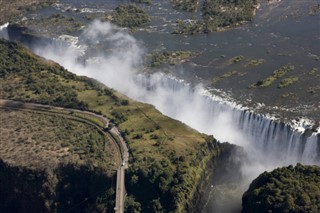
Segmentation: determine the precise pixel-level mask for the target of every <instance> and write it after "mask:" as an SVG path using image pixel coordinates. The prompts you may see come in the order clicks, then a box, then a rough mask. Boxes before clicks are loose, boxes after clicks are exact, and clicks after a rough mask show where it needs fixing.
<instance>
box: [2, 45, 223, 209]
mask: <svg viewBox="0 0 320 213" xmlns="http://www.w3.org/2000/svg"><path fill="white" fill-rule="evenodd" d="M0 50H1V52H0V54H1V55H0V56H1V57H0V75H1V79H0V85H1V87H0V94H1V96H0V98H3V99H14V100H21V101H25V102H35V103H42V104H50V105H55V106H63V107H71V108H77V109H85V110H89V111H94V112H97V113H99V114H102V115H105V116H107V117H108V118H110V119H111V120H112V121H113V122H114V123H115V124H116V125H117V126H118V127H119V128H121V130H122V131H121V134H122V136H123V137H124V138H125V139H126V141H127V143H128V147H129V151H130V159H129V170H128V173H127V174H126V180H127V181H126V182H127V183H130V184H128V185H127V186H126V188H127V192H128V197H127V211H144V212H150V211H153V209H155V208H156V209H160V210H163V211H177V212H183V211H185V210H186V209H189V210H190V209H192V208H193V207H194V206H196V205H197V202H194V201H195V200H194V199H195V197H196V196H195V195H196V194H197V193H199V190H200V189H199V184H200V180H201V178H202V175H203V174H204V171H205V170H206V165H207V163H208V161H209V160H210V159H212V158H213V157H215V156H216V157H218V155H219V153H220V152H221V150H222V149H223V146H221V145H219V144H218V143H217V142H216V141H215V139H214V138H213V137H209V136H207V135H204V134H200V133H198V132H197V131H195V130H193V129H191V128H190V127H188V126H186V125H184V124H183V123H181V122H179V121H176V120H173V119H171V118H169V117H167V116H164V115H162V114H161V113H160V112H159V111H157V110H156V109H155V108H154V107H153V106H151V105H147V104H142V103H139V102H135V101H133V100H130V99H128V98H127V97H125V96H123V95H121V94H119V93H117V92H116V91H114V90H112V89H110V88H107V87H106V86H104V85H101V84H100V83H98V82H96V81H93V80H92V79H88V78H86V77H79V76H76V75H74V74H71V73H70V72H68V71H67V70H65V69H64V68H63V67H60V66H59V65H57V64H55V63H53V62H52V61H47V60H44V59H42V58H39V57H38V56H36V55H34V54H32V53H30V52H29V51H28V50H26V49H25V48H23V47H22V46H21V45H20V44H17V43H13V42H7V41H4V40H0ZM160 210H159V211H160Z"/></svg>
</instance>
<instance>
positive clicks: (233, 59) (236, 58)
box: [230, 55, 244, 64]
mask: <svg viewBox="0 0 320 213" xmlns="http://www.w3.org/2000/svg"><path fill="white" fill-rule="evenodd" d="M243 59H244V56H243V55H238V56H236V57H234V58H232V59H230V62H231V63H233V64H234V63H238V62H240V61H242V60H243Z"/></svg>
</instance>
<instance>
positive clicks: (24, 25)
mask: <svg viewBox="0 0 320 213" xmlns="http://www.w3.org/2000/svg"><path fill="white" fill-rule="evenodd" d="M14 24H15V25H16V26H17V27H19V28H20V29H21V30H22V32H23V33H24V34H36V35H38V36H39V35H41V36H46V37H50V36H52V35H62V34H70V33H74V32H76V31H79V30H80V29H81V28H82V27H84V24H83V23H82V22H80V21H78V20H76V19H74V18H69V17H66V16H63V15H60V14H54V15H51V16H48V17H45V18H35V19H25V20H17V21H16V22H15V23H14Z"/></svg>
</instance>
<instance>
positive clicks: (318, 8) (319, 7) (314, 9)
mask: <svg viewBox="0 0 320 213" xmlns="http://www.w3.org/2000/svg"><path fill="white" fill-rule="evenodd" d="M318 14H320V4H315V5H312V6H310V8H309V15H310V16H316V15H318Z"/></svg>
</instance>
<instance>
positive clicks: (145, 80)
mask: <svg viewBox="0 0 320 213" xmlns="http://www.w3.org/2000/svg"><path fill="white" fill-rule="evenodd" d="M7 27H8V26H7V25H5V26H3V27H1V28H0V36H2V37H6V38H7V39H9V40H10V39H12V38H14V36H15V35H11V36H12V37H10V33H9V34H8V30H7ZM9 31H10V30H9ZM22 40H23V39H22ZM27 45H29V47H30V48H31V49H32V50H33V51H34V52H35V53H37V54H39V55H40V56H42V57H45V58H48V59H51V60H53V61H55V62H57V63H59V64H61V65H62V66H64V67H65V68H67V69H68V70H70V71H71V72H73V73H75V74H77V75H85V76H88V77H91V78H94V79H97V80H98V81H100V82H101V83H103V84H105V85H107V86H109V87H111V88H114V89H116V90H117V91H120V92H122V93H123V94H125V95H127V96H128V97H130V98H132V99H135V100H138V101H141V102H145V103H148V104H152V105H154V106H155V107H156V108H157V109H158V110H160V111H161V112H162V113H163V114H165V115H167V116H170V117H172V118H174V119H177V120H179V121H182V122H183V123H185V124H187V125H188V126H190V127H192V128H194V129H196V130H197V131H199V132H202V133H206V134H209V135H214V137H215V138H217V139H218V140H219V141H221V142H225V141H226V142H229V143H232V144H236V145H238V146H241V147H243V150H244V153H245V154H244V156H243V153H241V154H239V156H237V155H234V156H230V158H232V159H231V161H234V162H236V163H239V164H240V165H241V168H240V176H241V180H237V181H235V182H236V183H235V184H236V186H235V188H238V189H239V192H238V196H237V197H236V198H234V199H235V200H234V201H233V202H234V203H236V204H237V205H239V204H240V199H241V194H242V193H243V192H244V191H245V190H246V189H247V188H248V186H249V183H250V182H251V181H252V180H253V179H254V178H255V177H257V176H258V175H259V174H260V173H262V172H263V171H266V170H267V171H270V170H272V169H274V168H276V167H280V166H288V165H290V164H296V163H302V164H308V165H309V164H311V165H314V164H315V165H320V134H319V121H317V120H316V119H317V116H315V119H314V120H313V119H310V120H308V119H303V118H300V119H296V120H293V121H292V122H290V121H288V120H284V119H282V118H280V119H279V118H275V117H273V115H271V114H269V112H266V113H265V114H264V113H263V112H261V111H259V112H256V111H255V110H254V109H251V108H249V107H247V106H242V105H241V104H239V103H238V102H233V101H230V100H226V99H224V98H221V97H220V96H218V95H216V94H215V93H214V92H215V91H214V90H210V88H207V87H205V86H204V85H203V84H198V83H194V82H188V81H187V80H183V79H180V78H178V77H176V76H174V75H173V74H170V73H169V74H168V73H163V72H155V73H148V72H141V70H143V69H144V68H143V59H144V57H145V54H146V53H145V52H146V48H145V46H144V45H143V44H141V42H140V41H139V40H137V39H136V38H135V37H134V36H132V35H130V34H128V33H127V32H126V31H123V30H122V29H120V28H118V27H116V26H114V25H112V24H110V23H108V22H100V21H93V22H92V23H91V24H90V25H89V26H88V27H87V28H85V30H84V32H83V33H81V35H79V36H74V35H73V36H60V37H59V38H58V39H53V40H51V41H50V42H49V44H48V43H47V42H46V43H45V44H43V43H42V42H41V43H40V44H39V43H37V42H32V43H27ZM180 69H181V68H180ZM178 71H179V70H178ZM178 71H177V72H178ZM207 187H208V188H209V189H210V187H211V186H207ZM233 187H234V185H233ZM213 188H214V187H213ZM225 202H227V201H225ZM238 208H239V207H238ZM208 211H209V212H210V209H209V210H208Z"/></svg>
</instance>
